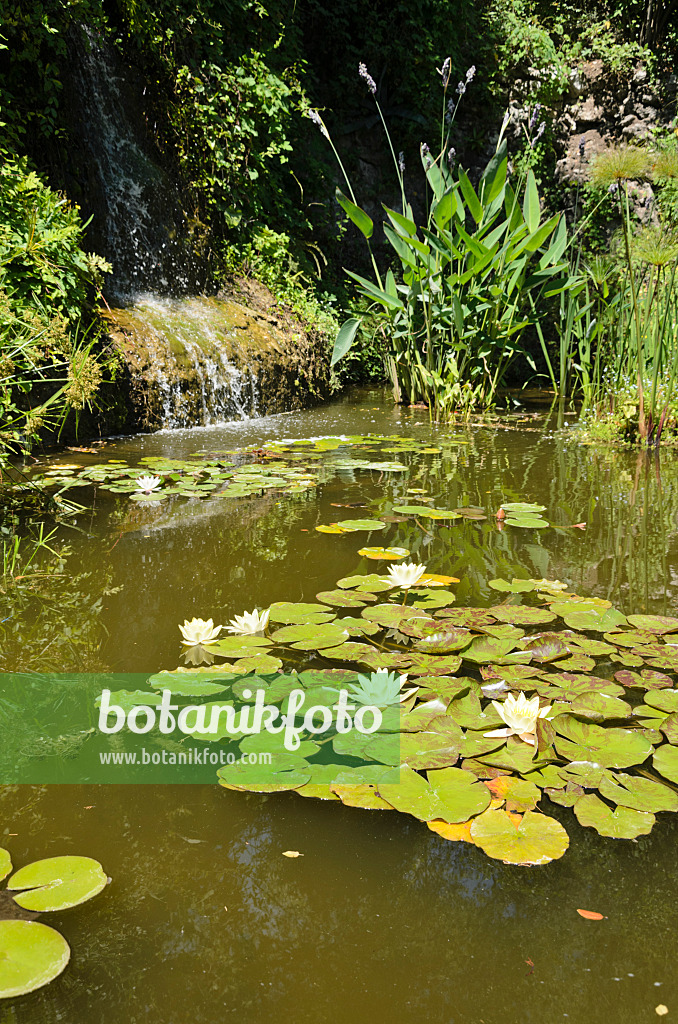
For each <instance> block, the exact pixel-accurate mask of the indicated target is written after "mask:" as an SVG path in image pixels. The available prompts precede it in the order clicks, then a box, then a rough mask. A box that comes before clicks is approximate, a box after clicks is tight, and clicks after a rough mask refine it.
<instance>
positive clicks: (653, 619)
mask: <svg viewBox="0 0 678 1024" xmlns="http://www.w3.org/2000/svg"><path fill="white" fill-rule="evenodd" d="M628 618H629V622H630V623H631V625H632V626H636V628H637V629H646V630H647V631H648V632H650V633H657V634H658V635H661V634H663V633H675V632H676V631H678V619H676V618H674V617H673V616H670V615H629V617H628Z"/></svg>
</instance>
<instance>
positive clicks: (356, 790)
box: [332, 773, 394, 811]
mask: <svg viewBox="0 0 678 1024" xmlns="http://www.w3.org/2000/svg"><path fill="white" fill-rule="evenodd" d="M345 775H346V773H344V777H345ZM332 792H333V793H336V795H337V796H338V797H339V799H340V800H341V802H342V803H343V804H345V805H346V806H347V807H362V808H365V809H367V810H370V811H392V810H394V807H393V806H392V805H391V804H389V803H388V801H386V800H384V798H383V797H381V796H379V793H378V792H377V789H376V786H374V785H367V784H360V783H354V782H350V783H344V782H341V783H338V782H335V783H333V784H332Z"/></svg>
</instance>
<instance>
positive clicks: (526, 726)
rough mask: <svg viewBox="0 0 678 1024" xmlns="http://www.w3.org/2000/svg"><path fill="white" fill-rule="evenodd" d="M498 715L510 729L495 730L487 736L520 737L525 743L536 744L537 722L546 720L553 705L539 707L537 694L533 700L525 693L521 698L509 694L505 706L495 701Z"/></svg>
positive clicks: (487, 733)
mask: <svg viewBox="0 0 678 1024" xmlns="http://www.w3.org/2000/svg"><path fill="white" fill-rule="evenodd" d="M492 703H493V704H494V706H495V708H496V710H497V713H498V714H499V715H500V717H501V719H502V721H504V722H506V725H507V727H508V728H506V729H494V730H493V731H492V732H486V733H484V735H485V736H507V737H508V736H519V737H520V739H521V740H524V741H525V743H531V744H532V745H534V743H535V735H536V732H537V721H538V719H540V718H546V716H547V715H548V713H549V711H550V710H551V705H550V704H549V705H548V706H547V707H544V708H540V707H539V695H538V694H535V696H534V697H532V698H531V700H528V699H527V698H526V696H525V694H524V693H521V694H520V696H519V697H514V696H513V694H512V693H509V695H508V697H507V698H506V700H505V701H504V702H503V704H500V703H499V702H498V701H496V700H493V701H492Z"/></svg>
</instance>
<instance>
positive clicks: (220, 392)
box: [126, 295, 258, 427]
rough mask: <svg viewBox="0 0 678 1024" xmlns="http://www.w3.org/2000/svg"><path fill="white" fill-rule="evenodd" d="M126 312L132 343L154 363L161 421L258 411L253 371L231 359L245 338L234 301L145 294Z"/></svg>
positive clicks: (214, 419) (172, 423)
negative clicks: (238, 365)
mask: <svg viewBox="0 0 678 1024" xmlns="http://www.w3.org/2000/svg"><path fill="white" fill-rule="evenodd" d="M126 313H127V318H126V326H127V329H128V330H131V331H132V333H133V337H134V339H135V344H136V346H137V348H138V347H139V345H140V344H143V346H144V347H145V349H146V351H147V352H148V353H150V355H151V358H150V363H151V365H152V366H154V367H155V386H156V387H157V392H158V394H157V399H158V402H159V405H160V408H161V422H162V424H163V426H165V427H186V426H193V425H196V424H200V425H202V426H212V425H213V424H216V423H224V422H226V421H228V420H233V419H247V418H248V417H250V416H256V415H257V413H258V383H257V377H256V374H255V373H253V372H252V370H251V369H249V370H241V369H239V368H238V367H237V366H235V365H234V363H233V362H232V361H231V358H232V356H233V354H234V352H235V351H237V350H238V349H240V350H241V352H240V354H241V355H242V345H243V341H244V339H241V338H239V337H238V334H241V333H242V331H243V327H242V324H239V323H238V307H237V305H236V304H235V303H232V302H226V301H220V300H218V299H207V298H204V297H202V298H186V299H172V298H159V297H158V296H157V295H145V296H140V297H139V298H138V299H137V301H136V302H135V303H134V304H133V305H132V306H131V307H130V308H129V309H127V310H126ZM234 313H235V315H234ZM240 320H241V321H242V314H241V315H240ZM247 362H248V363H249V362H251V360H250V359H248V360H247Z"/></svg>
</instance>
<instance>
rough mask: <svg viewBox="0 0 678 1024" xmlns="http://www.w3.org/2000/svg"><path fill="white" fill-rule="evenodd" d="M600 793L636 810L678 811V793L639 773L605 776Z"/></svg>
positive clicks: (608, 798)
mask: <svg viewBox="0 0 678 1024" xmlns="http://www.w3.org/2000/svg"><path fill="white" fill-rule="evenodd" d="M599 789H600V795H601V796H604V797H605V799H606V800H611V801H612V803H615V804H619V805H620V806H622V807H632V808H633V809H634V810H636V811H649V812H650V813H652V814H656V813H657V812H658V811H678V793H676V792H675V791H674V790H672V789H669V787H668V786H664V785H662V783H661V782H654V781H653V780H652V779H645V778H642V777H641V776H639V775H626V774H624V773H621V772H620V773H618V774H615V773H613V772H611V773H610V774H609V775H608V776H605V777H604V778H603V779H602V780H601V783H600V786H599Z"/></svg>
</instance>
